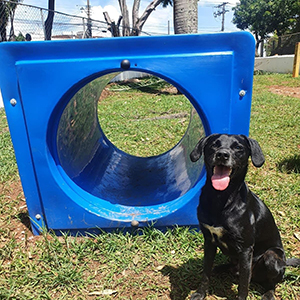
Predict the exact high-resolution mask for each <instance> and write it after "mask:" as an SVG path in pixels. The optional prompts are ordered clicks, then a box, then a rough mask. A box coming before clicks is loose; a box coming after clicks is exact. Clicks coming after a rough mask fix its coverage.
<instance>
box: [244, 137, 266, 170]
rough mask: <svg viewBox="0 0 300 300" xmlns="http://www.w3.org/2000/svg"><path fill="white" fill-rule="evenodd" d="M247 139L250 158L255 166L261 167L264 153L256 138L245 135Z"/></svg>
mask: <svg viewBox="0 0 300 300" xmlns="http://www.w3.org/2000/svg"><path fill="white" fill-rule="evenodd" d="M245 138H246V139H247V141H248V144H249V147H250V151H251V160H252V163H253V165H254V166H255V167H257V168H259V167H261V166H262V165H263V164H264V162H265V157H264V154H263V152H262V150H261V148H260V146H259V144H258V142H257V141H256V140H253V139H250V138H248V137H246V136H245Z"/></svg>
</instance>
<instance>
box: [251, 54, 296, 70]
mask: <svg viewBox="0 0 300 300" xmlns="http://www.w3.org/2000/svg"><path fill="white" fill-rule="evenodd" d="M293 66H294V55H293V54H292V55H276V56H268V57H257V58H255V64H254V69H255V70H260V71H265V72H271V73H293Z"/></svg>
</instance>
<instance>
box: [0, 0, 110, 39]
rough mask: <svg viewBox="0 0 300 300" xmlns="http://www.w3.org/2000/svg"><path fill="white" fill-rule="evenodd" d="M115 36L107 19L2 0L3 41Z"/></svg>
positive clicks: (0, 11) (0, 10) (1, 37)
mask: <svg viewBox="0 0 300 300" xmlns="http://www.w3.org/2000/svg"><path fill="white" fill-rule="evenodd" d="M51 19H53V22H51ZM51 23H52V25H51ZM111 36H112V35H111V32H110V31H109V30H108V27H107V24H106V22H102V21H97V20H93V19H91V18H85V17H79V16H74V15H69V14H65V13H60V12H56V11H51V10H48V9H44V8H40V7H36V6H31V5H25V4H22V3H16V2H13V1H6V0H0V41H15V40H25V39H28V40H30V38H31V39H32V40H47V39H52V40H55V39H82V38H89V37H93V38H98V37H111Z"/></svg>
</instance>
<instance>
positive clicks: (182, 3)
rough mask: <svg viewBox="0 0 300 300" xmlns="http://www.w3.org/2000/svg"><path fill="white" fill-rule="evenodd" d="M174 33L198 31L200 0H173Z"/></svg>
mask: <svg viewBox="0 0 300 300" xmlns="http://www.w3.org/2000/svg"><path fill="white" fill-rule="evenodd" d="M173 5H174V10H173V13H174V33H175V34H185V33H197V31H198V1H197V0H173Z"/></svg>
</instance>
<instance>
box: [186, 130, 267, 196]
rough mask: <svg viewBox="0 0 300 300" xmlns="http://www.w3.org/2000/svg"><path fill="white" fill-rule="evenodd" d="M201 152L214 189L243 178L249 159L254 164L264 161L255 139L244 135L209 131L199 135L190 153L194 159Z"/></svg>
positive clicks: (221, 188)
mask: <svg viewBox="0 0 300 300" xmlns="http://www.w3.org/2000/svg"><path fill="white" fill-rule="evenodd" d="M202 155H204V162H205V166H206V172H207V176H208V178H210V180H211V183H212V186H213V187H214V188H215V189H216V190H220V191H223V190H225V189H227V187H228V186H229V184H230V182H231V181H235V180H236V179H240V180H244V177H245V175H246V172H247V166H248V159H249V156H251V160H252V163H253V165H254V166H255V167H261V166H262V165H263V163H264V162H265V158H264V155H263V153H262V150H261V148H260V146H259V144H258V142H257V141H255V140H253V139H250V138H248V137H246V136H245V135H228V134H212V135H210V136H207V137H204V138H202V139H201V140H200V141H199V142H198V143H197V145H196V147H195V148H194V150H193V151H192V152H191V154H190V158H191V160H192V161H193V162H195V161H197V160H198V159H199V158H200V157H201V156H202Z"/></svg>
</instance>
